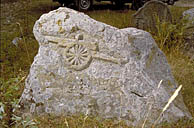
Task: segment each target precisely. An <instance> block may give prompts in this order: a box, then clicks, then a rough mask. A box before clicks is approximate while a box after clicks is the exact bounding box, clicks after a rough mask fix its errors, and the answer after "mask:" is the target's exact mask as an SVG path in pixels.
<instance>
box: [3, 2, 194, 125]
mask: <svg viewBox="0 0 194 128" xmlns="http://www.w3.org/2000/svg"><path fill="white" fill-rule="evenodd" d="M1 2H2V3H1V17H0V18H1V24H0V25H1V26H0V28H1V29H0V43H1V45H0V46H1V47H0V75H1V76H0V105H1V106H4V109H5V112H4V113H1V107H0V118H1V116H2V117H4V118H3V121H0V127H1V126H3V127H11V126H14V125H11V126H10V124H14V121H15V122H17V124H18V125H20V126H21V127H23V126H24V125H27V124H26V123H29V122H30V121H31V123H32V122H33V123H36V125H37V126H38V127H40V128H43V127H44V128H51V127H53V128H54V127H57V128H62V127H67V128H68V127H69V128H80V127H83V128H91V127H94V128H118V127H123V128H127V126H126V125H125V124H124V123H123V122H119V123H118V122H114V121H112V120H102V119H99V118H98V117H87V116H85V115H79V116H78V115H76V116H71V117H56V116H52V115H47V116H39V117H36V118H34V119H33V121H32V120H31V119H20V120H19V119H18V118H19V117H18V118H16V117H15V118H13V115H12V114H13V113H12V111H13V108H14V107H13V106H14V105H15V104H17V102H18V99H19V97H20V95H21V93H22V90H23V87H24V79H25V77H26V76H27V74H28V72H29V68H30V65H31V63H32V62H33V58H34V56H35V55H36V54H37V51H38V43H37V41H36V40H35V38H34V36H33V33H32V29H33V25H34V23H35V21H36V20H37V19H38V18H39V17H40V16H41V15H42V14H43V13H47V12H49V11H51V10H54V9H57V8H58V7H59V5H58V4H57V3H53V2H52V1H51V0H36V1H33V0H2V1H1ZM99 7H101V8H102V9H101V10H100V9H98V8H99ZM170 9H171V12H172V15H173V18H174V20H173V22H174V24H175V23H179V17H180V16H181V14H182V12H183V11H184V10H186V9H188V8H187V7H174V6H173V7H170ZM133 13H135V11H132V10H130V9H124V10H115V9H114V7H113V6H111V5H106V3H105V4H103V5H96V6H95V7H94V10H91V11H88V12H87V14H88V15H89V16H91V17H92V18H94V19H96V20H98V21H101V22H104V23H107V24H110V25H112V26H115V27H118V28H125V27H130V26H132V24H131V15H132V14H133ZM167 26H168V25H167ZM177 29H181V28H178V26H177ZM174 36H175V38H173V40H170V39H169V40H168V42H166V44H173V45H167V46H171V47H170V48H169V47H168V48H167V47H164V45H161V43H160V42H161V41H162V40H163V37H161V36H159V35H158V34H157V33H153V37H154V38H155V40H156V41H157V43H158V45H159V46H160V48H161V49H162V50H163V52H164V53H165V54H166V56H167V59H168V62H169V64H170V66H171V69H172V72H173V74H174V77H175V79H176V80H177V82H178V84H182V85H183V89H182V95H183V98H184V102H185V104H186V106H187V107H188V109H189V111H190V112H191V114H192V116H193V117H194V98H193V97H194V93H193V92H194V62H192V61H190V60H189V58H188V57H186V56H184V55H183V54H182V53H181V52H180V51H179V49H180V48H181V45H180V44H181V43H183V41H184V40H183V39H182V38H181V36H178V35H174ZM15 37H18V38H21V39H20V40H19V41H18V45H17V46H16V45H14V44H13V43H12V41H13V39H14V38H15ZM176 44H178V45H176ZM165 46H166V45H165ZM172 46H173V47H172ZM11 118H13V119H12V120H11ZM17 119H18V120H17ZM33 123H32V125H33ZM15 126H16V125H15ZM193 126H194V121H193V120H192V121H188V120H186V121H185V120H181V121H179V122H178V123H175V124H163V126H161V127H163V128H166V127H169V128H171V127H173V128H175V127H177V128H192V127H193Z"/></svg>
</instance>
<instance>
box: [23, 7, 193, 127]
mask: <svg viewBox="0 0 194 128" xmlns="http://www.w3.org/2000/svg"><path fill="white" fill-rule="evenodd" d="M33 32H34V35H35V38H36V39H37V41H38V42H39V45H40V48H39V52H38V54H37V55H36V57H35V58H34V62H33V64H32V66H31V69H30V74H29V76H28V78H27V80H26V85H25V89H24V92H23V94H22V97H21V104H22V105H23V106H24V108H25V110H27V111H30V112H31V113H35V114H41V113H43V114H44V113H53V114H63V115H71V114H77V113H86V112H88V113H89V114H90V115H94V116H99V117H102V118H116V119H122V120H125V121H126V123H127V124H128V125H129V126H138V125H142V122H143V120H144V119H145V116H146V114H147V112H148V108H149V106H150V104H152V103H153V108H152V110H151V113H150V115H149V118H148V121H147V124H146V125H147V126H149V125H150V124H152V123H153V122H154V121H155V120H156V118H157V117H158V116H159V113H160V112H161V110H162V108H163V107H164V106H165V104H166V103H167V101H168V99H169V98H170V96H171V95H172V93H173V92H174V91H175V89H176V88H177V85H176V82H175V81H174V78H173V76H172V74H171V71H170V68H169V65H168V63H167V61H166V58H165V56H164V54H163V53H162V52H161V51H160V50H159V49H158V47H157V45H156V43H155V41H154V39H153V38H152V37H151V35H150V34H149V33H147V32H145V31H142V30H138V29H135V28H125V29H118V28H115V27H112V26H110V25H107V24H104V23H101V22H98V21H95V20H93V19H91V18H90V17H89V16H87V15H85V14H83V13H79V12H77V11H74V10H71V9H68V8H59V9H57V10H54V11H51V12H49V13H48V14H44V15H42V16H41V17H40V19H39V20H38V21H37V22H36V23H35V26H34V30H33ZM161 79H162V80H163V83H162V85H161V87H160V89H157V85H158V83H159V81H160V80H161ZM182 117H190V114H189V112H188V110H187V108H186V107H185V105H184V103H183V100H182V97H181V96H179V97H178V98H177V99H176V100H175V101H174V102H173V103H172V104H171V105H170V108H169V109H168V110H167V112H166V113H165V114H164V116H163V118H162V120H161V121H169V122H172V121H176V120H178V119H180V118H182ZM161 121H160V122H161Z"/></svg>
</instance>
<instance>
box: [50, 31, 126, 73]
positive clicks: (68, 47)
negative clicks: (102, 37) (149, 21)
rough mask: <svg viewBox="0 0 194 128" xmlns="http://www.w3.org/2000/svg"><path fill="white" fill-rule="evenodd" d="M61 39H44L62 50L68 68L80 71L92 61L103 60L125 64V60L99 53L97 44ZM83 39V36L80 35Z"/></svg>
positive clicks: (78, 39)
mask: <svg viewBox="0 0 194 128" xmlns="http://www.w3.org/2000/svg"><path fill="white" fill-rule="evenodd" d="M79 37H80V36H78V38H77V40H76V39H63V38H59V37H51V36H46V39H47V40H48V41H49V42H51V43H55V44H57V45H58V46H59V47H62V48H64V49H65V50H64V54H63V56H64V58H65V60H66V62H67V63H68V68H70V69H74V70H76V71H81V70H83V69H86V68H87V67H89V65H90V63H91V61H92V59H98V60H103V61H107V62H111V63H115V64H119V65H121V64H126V63H128V60H127V59H124V58H114V57H111V56H108V55H105V54H102V53H100V52H99V49H98V45H97V43H94V42H84V41H83V38H79ZM81 37H83V35H81ZM80 39H81V40H80Z"/></svg>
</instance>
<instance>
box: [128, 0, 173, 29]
mask: <svg viewBox="0 0 194 128" xmlns="http://www.w3.org/2000/svg"><path fill="white" fill-rule="evenodd" d="M157 18H158V19H159V20H160V22H171V21H172V16H171V13H170V10H169V8H168V6H167V5H166V4H165V3H163V2H161V1H157V0H151V1H149V2H147V3H145V4H144V6H143V7H142V8H140V9H139V10H138V11H137V12H136V13H135V14H134V15H133V17H132V23H133V24H134V26H135V27H136V28H139V29H143V30H152V31H156V30H157V28H156V23H157V22H156V20H157Z"/></svg>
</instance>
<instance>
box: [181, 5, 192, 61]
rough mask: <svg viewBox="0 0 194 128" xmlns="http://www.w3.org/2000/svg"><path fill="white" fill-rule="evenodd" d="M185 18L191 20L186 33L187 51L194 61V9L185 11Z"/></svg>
mask: <svg viewBox="0 0 194 128" xmlns="http://www.w3.org/2000/svg"><path fill="white" fill-rule="evenodd" d="M183 16H185V17H186V18H188V20H189V22H188V25H187V26H188V27H187V28H186V30H185V31H184V39H185V40H186V44H185V50H186V51H187V52H186V54H187V55H188V56H189V57H190V58H191V59H192V60H194V8H191V9H189V10H186V11H184V12H183Z"/></svg>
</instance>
